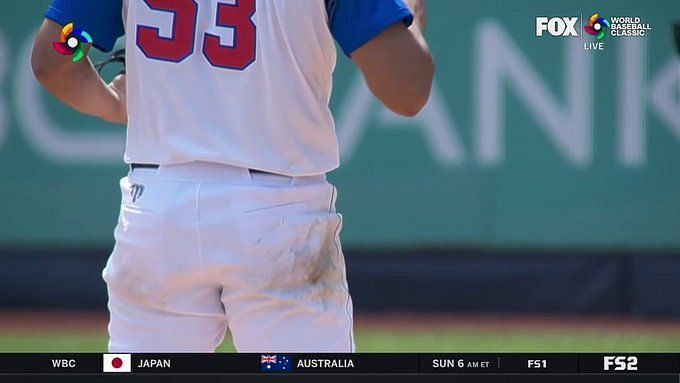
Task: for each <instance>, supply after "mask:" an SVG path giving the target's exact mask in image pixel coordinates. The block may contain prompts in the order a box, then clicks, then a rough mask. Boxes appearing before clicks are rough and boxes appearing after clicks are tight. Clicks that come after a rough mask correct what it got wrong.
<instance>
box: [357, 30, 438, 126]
mask: <svg viewBox="0 0 680 383" xmlns="http://www.w3.org/2000/svg"><path fill="white" fill-rule="evenodd" d="M352 59H353V60H354V62H355V63H356V64H357V66H358V67H359V69H361V72H362V73H363V75H364V78H365V79H366V84H367V85H368V88H369V89H370V90H371V92H372V93H373V95H374V96H375V97H377V98H378V99H379V100H380V101H381V102H382V103H383V104H384V105H385V106H386V107H388V108H389V109H390V110H392V111H393V112H395V113H397V114H400V115H403V116H408V117H412V116H415V115H416V114H418V112H420V110H421V109H422V108H423V107H424V106H425V104H426V103H427V100H428V99H429V98H430V89H431V88H432V79H433V77H434V60H433V59H432V55H431V54H430V50H429V48H428V47H427V43H426V42H425V39H424V38H423V37H422V34H421V33H420V31H419V29H418V27H416V26H415V25H412V26H411V27H410V28H408V29H407V28H406V26H405V25H404V24H403V23H397V24H394V25H393V26H391V27H390V28H388V29H387V30H385V31H384V32H382V33H381V34H380V35H378V36H377V37H375V38H374V39H373V40H371V41H369V42H368V43H367V44H366V45H364V46H362V47H361V48H359V49H357V50H356V51H355V52H354V53H352Z"/></svg>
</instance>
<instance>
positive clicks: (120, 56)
mask: <svg viewBox="0 0 680 383" xmlns="http://www.w3.org/2000/svg"><path fill="white" fill-rule="evenodd" d="M114 63H121V64H123V67H122V68H121V70H120V71H119V72H118V74H125V49H119V50H117V51H115V52H113V54H112V55H111V56H110V57H109V58H107V59H106V60H102V61H100V62H98V63H96V64H94V67H95V69H97V72H99V73H101V72H102V69H104V67H106V66H107V65H109V64H114Z"/></svg>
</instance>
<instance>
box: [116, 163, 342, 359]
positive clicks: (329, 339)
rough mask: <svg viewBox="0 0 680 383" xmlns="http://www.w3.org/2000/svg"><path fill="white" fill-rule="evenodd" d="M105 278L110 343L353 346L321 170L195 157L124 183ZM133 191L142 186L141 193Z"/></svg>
mask: <svg viewBox="0 0 680 383" xmlns="http://www.w3.org/2000/svg"><path fill="white" fill-rule="evenodd" d="M120 185H121V190H122V195H123V201H122V206H121V213H120V218H119V222H118V226H117V228H116V231H115V237H116V247H115V249H114V251H113V254H112V255H111V257H110V259H109V261H108V263H107V266H106V268H105V270H104V273H103V276H104V279H105V280H106V282H107V285H108V290H109V310H110V313H111V322H110V325H109V333H110V343H109V348H110V351H111V352H212V351H214V350H215V347H217V346H218V345H219V344H220V343H221V342H222V339H223V337H224V334H225V331H226V329H227V327H229V328H230V330H231V332H232V334H233V339H234V344H235V346H236V349H237V350H238V351H240V352H258V353H259V352H353V351H354V345H353V339H352V302H351V299H350V296H349V293H348V290H347V282H346V277H345V264H344V258H343V255H342V251H341V249H340V244H339V238H338V235H339V232H340V229H341V225H342V217H341V216H340V215H339V214H338V213H336V211H335V207H334V205H335V188H334V187H333V186H332V185H330V184H329V183H327V182H326V181H325V177H323V176H315V177H301V178H293V177H285V176H277V175H272V174H258V173H253V174H251V173H250V172H248V171H247V170H245V169H242V168H235V167H230V166H225V165H218V164H208V163H192V164H184V165H173V166H162V167H161V168H160V169H158V170H154V169H136V170H134V171H132V172H130V174H128V176H127V177H125V178H123V179H122V180H121V183H120ZM140 190H141V191H140Z"/></svg>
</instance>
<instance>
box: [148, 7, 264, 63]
mask: <svg viewBox="0 0 680 383" xmlns="http://www.w3.org/2000/svg"><path fill="white" fill-rule="evenodd" d="M144 2H145V3H146V5H148V6H149V8H151V9H153V10H157V11H164V12H170V13H172V14H173V15H174V17H173V23H172V36H171V37H169V38H168V37H161V36H160V30H159V28H157V27H152V26H148V25H138V26H137V41H136V43H137V46H138V47H139V49H140V50H141V51H142V53H144V55H145V56H146V57H148V58H151V59H156V60H163V61H171V62H181V61H182V60H184V59H186V58H187V57H189V56H191V55H192V54H193V53H194V49H195V45H196V41H195V40H196V17H197V15H198V4H197V3H196V1H195V0H144ZM254 14H255V0H236V3H235V4H226V3H219V4H217V17H216V21H215V25H216V26H218V27H229V28H233V29H234V43H233V45H231V46H229V45H222V44H221V43H220V37H219V36H217V35H213V34H210V33H208V32H206V33H204V34H203V36H200V38H201V39H202V51H203V56H205V58H206V59H207V60H208V62H209V63H210V64H211V65H212V66H215V67H219V68H228V69H235V70H243V69H245V68H247V67H248V66H249V65H250V64H252V63H253V62H254V61H255V43H256V41H255V40H256V38H255V34H256V30H257V28H256V26H255V23H253V20H252V17H253V15H254Z"/></svg>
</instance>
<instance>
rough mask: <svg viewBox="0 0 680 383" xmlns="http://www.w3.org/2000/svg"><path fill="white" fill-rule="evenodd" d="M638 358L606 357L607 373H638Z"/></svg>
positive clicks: (605, 366)
mask: <svg viewBox="0 0 680 383" xmlns="http://www.w3.org/2000/svg"><path fill="white" fill-rule="evenodd" d="M637 369H638V358H637V356H605V357H604V370H605V371H612V370H613V371H637Z"/></svg>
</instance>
